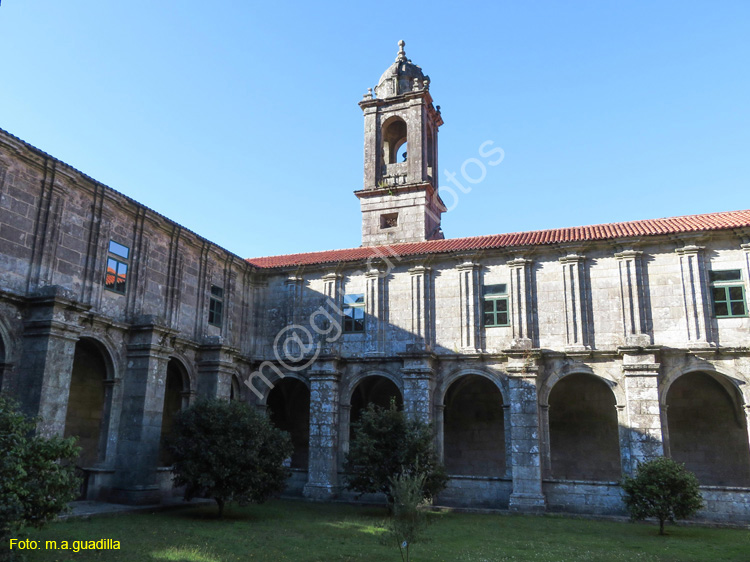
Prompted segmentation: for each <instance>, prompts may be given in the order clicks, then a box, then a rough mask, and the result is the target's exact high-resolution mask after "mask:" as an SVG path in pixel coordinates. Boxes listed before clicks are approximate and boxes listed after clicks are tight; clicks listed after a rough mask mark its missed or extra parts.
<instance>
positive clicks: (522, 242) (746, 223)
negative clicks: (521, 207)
mask: <svg viewBox="0 0 750 562" xmlns="http://www.w3.org/2000/svg"><path fill="white" fill-rule="evenodd" d="M745 227H750V210H746V211H727V212H723V213H708V214H705V215H688V216H684V217H670V218H665V219H650V220H641V221H631V222H616V223H610V224H596V225H592V226H575V227H571V228H555V229H551V230H535V231H531V232H516V233H512V234H492V235H489V236H473V237H470V238H450V239H448V240H430V241H428V242H412V243H407V244H393V245H391V246H369V247H361V248H350V249H347V250H328V251H325V252H309V253H305V254H288V255H285V256H270V257H265V258H250V259H248V260H247V261H248V262H249V263H250V264H252V265H254V266H256V267H259V268H278V267H292V266H298V265H312V264H321V263H338V262H348V261H358V260H364V259H367V258H369V257H394V256H414V255H421V254H439V253H446V252H460V251H467V250H468V251H470V250H484V249H492V248H507V247H518V246H535V245H542V244H556V243H565V242H586V241H594V240H609V239H614V238H631V237H638V236H657V235H660V234H678V233H681V232H702V231H711V230H729V229H733V228H745Z"/></svg>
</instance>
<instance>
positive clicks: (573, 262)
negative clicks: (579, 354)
mask: <svg viewBox="0 0 750 562" xmlns="http://www.w3.org/2000/svg"><path fill="white" fill-rule="evenodd" d="M584 260H585V258H584V257H583V256H581V255H579V254H568V255H567V256H565V257H562V258H560V264H561V265H562V271H563V290H564V293H563V295H564V297H565V326H566V334H567V349H568V350H569V351H581V350H585V349H587V347H588V326H587V323H588V318H587V310H586V287H585V283H584V278H585V276H584V273H583V267H584Z"/></svg>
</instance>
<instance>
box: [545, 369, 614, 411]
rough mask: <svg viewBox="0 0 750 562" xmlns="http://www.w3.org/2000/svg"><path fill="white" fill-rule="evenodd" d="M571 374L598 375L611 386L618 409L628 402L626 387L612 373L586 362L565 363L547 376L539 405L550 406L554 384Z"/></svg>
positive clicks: (598, 377)
mask: <svg viewBox="0 0 750 562" xmlns="http://www.w3.org/2000/svg"><path fill="white" fill-rule="evenodd" d="M569 375H591V376H593V377H596V378H597V379H599V380H601V381H602V382H604V383H605V384H606V385H607V386H608V387H609V389H610V391H612V394H613V395H614V397H615V406H616V407H617V409H618V410H620V409H622V408H624V407H625V405H626V403H627V398H626V396H625V389H624V388H623V386H622V385H621V384H620V383H619V381H617V380H616V379H615V377H614V376H612V374H611V373H607V372H605V373H597V372H596V371H594V369H592V368H591V367H589V366H588V365H586V364H585V363H574V364H568V365H565V366H564V367H563V368H562V369H560V370H558V371H557V372H555V373H553V374H552V375H550V376H549V377H547V379H546V380H545V381H544V382H543V383H542V386H541V387H540V388H539V405H540V406H541V407H542V408H546V407H548V406H549V395H550V393H551V392H552V389H553V388H554V386H555V385H556V384H557V383H558V382H560V381H561V380H562V379H563V378H565V377H567V376H569Z"/></svg>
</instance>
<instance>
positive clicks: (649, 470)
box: [622, 457, 703, 535]
mask: <svg viewBox="0 0 750 562" xmlns="http://www.w3.org/2000/svg"><path fill="white" fill-rule="evenodd" d="M622 489H623V490H624V491H625V505H626V506H627V508H628V511H629V512H630V517H631V519H633V520H636V521H638V520H641V519H645V518H647V517H656V518H657V519H658V520H659V534H660V535H663V534H665V533H664V522H665V521H667V520H669V521H672V522H674V520H675V519H685V518H687V517H690V516H691V515H693V514H694V513H695V512H696V511H698V510H699V509H700V508H702V507H703V498H702V496H701V493H700V489H699V488H698V479H697V478H696V477H695V474H693V473H692V472H690V471H689V470H687V469H686V468H685V465H683V464H680V463H678V462H675V461H673V460H672V459H668V458H666V457H657V458H655V459H653V460H650V461H648V462H645V463H638V469H637V470H636V475H635V478H629V477H626V478H625V479H624V480H623V483H622Z"/></svg>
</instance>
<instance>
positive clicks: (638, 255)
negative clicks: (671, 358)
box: [615, 250, 651, 346]
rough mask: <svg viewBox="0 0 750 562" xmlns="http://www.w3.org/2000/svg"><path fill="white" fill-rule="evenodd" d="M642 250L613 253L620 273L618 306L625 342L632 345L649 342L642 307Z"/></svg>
mask: <svg viewBox="0 0 750 562" xmlns="http://www.w3.org/2000/svg"><path fill="white" fill-rule="evenodd" d="M642 255H643V252H637V251H635V250H625V251H623V252H619V253H617V254H615V258H616V259H617V264H618V268H619V274H620V307H621V310H622V329H623V334H624V335H625V342H626V343H627V345H629V346H630V345H632V346H646V345H650V344H651V337H650V336H649V334H648V333H647V331H646V319H645V317H644V316H645V315H644V308H643V298H644V297H643V291H644V287H643V272H642V268H643V258H642Z"/></svg>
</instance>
